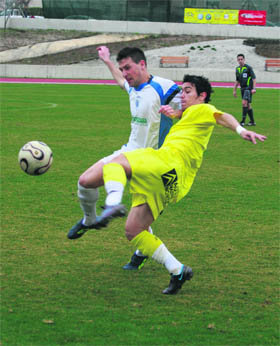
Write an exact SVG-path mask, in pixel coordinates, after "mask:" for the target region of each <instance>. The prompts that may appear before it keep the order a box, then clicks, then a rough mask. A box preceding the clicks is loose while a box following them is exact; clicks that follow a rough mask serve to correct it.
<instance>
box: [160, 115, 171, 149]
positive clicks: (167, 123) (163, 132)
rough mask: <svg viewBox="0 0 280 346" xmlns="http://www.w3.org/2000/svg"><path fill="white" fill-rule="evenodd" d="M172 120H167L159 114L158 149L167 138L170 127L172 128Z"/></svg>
mask: <svg viewBox="0 0 280 346" xmlns="http://www.w3.org/2000/svg"><path fill="white" fill-rule="evenodd" d="M172 124H173V121H172V119H170V118H168V117H167V116H166V115H164V114H161V116H160V127H159V139H158V147H159V148H160V147H161V146H162V144H163V142H164V140H165V137H166V136H167V134H168V132H169V130H170V127H171V126H172Z"/></svg>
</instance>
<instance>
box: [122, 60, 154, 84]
mask: <svg viewBox="0 0 280 346" xmlns="http://www.w3.org/2000/svg"><path fill="white" fill-rule="evenodd" d="M119 69H120V70H121V72H122V74H123V77H124V78H125V79H126V80H127V82H128V84H129V86H131V87H137V86H139V85H140V84H142V83H145V82H147V80H146V64H145V61H144V60H140V61H139V63H135V62H134V61H133V60H132V59H131V58H130V57H128V58H124V59H122V60H120V61H119Z"/></svg>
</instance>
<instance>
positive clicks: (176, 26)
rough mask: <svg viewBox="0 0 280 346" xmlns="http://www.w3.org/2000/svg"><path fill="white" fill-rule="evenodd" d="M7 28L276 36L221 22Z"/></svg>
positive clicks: (277, 30) (15, 21)
mask: <svg viewBox="0 0 280 346" xmlns="http://www.w3.org/2000/svg"><path fill="white" fill-rule="evenodd" d="M0 27H2V28H3V27H4V18H0ZM7 28H13V29H43V30H48V29H55V30H62V29H63V30H84V31H91V32H103V33H108V32H114V33H116V32H121V33H139V34H169V35H183V34H185V35H209V36H226V37H229V38H230V37H240V38H243V37H244V38H270V39H279V38H280V27H267V26H265V27H262V26H247V25H223V24H187V23H159V22H124V21H108V20H74V19H73V20H69V19H67V20H66V19H30V18H10V19H9V21H8V23H7Z"/></svg>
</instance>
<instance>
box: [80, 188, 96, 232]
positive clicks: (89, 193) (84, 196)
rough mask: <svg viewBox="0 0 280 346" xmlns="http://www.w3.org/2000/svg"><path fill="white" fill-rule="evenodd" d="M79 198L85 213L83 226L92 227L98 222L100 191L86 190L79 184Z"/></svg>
mask: <svg viewBox="0 0 280 346" xmlns="http://www.w3.org/2000/svg"><path fill="white" fill-rule="evenodd" d="M78 197H79V200H80V206H81V208H82V210H83V212H84V219H83V224H84V225H85V226H89V225H92V224H93V223H94V222H95V220H96V202H97V201H98V197H99V191H98V189H86V188H85V187H83V186H82V185H80V184H79V183H78Z"/></svg>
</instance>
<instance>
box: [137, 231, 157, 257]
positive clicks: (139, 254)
mask: <svg viewBox="0 0 280 346" xmlns="http://www.w3.org/2000/svg"><path fill="white" fill-rule="evenodd" d="M148 231H149V233H151V234H153V230H152V227H151V226H149V228H148ZM135 254H136V255H137V256H139V257H145V255H143V253H142V252H141V251H140V250H138V249H137V250H136V251H135Z"/></svg>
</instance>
